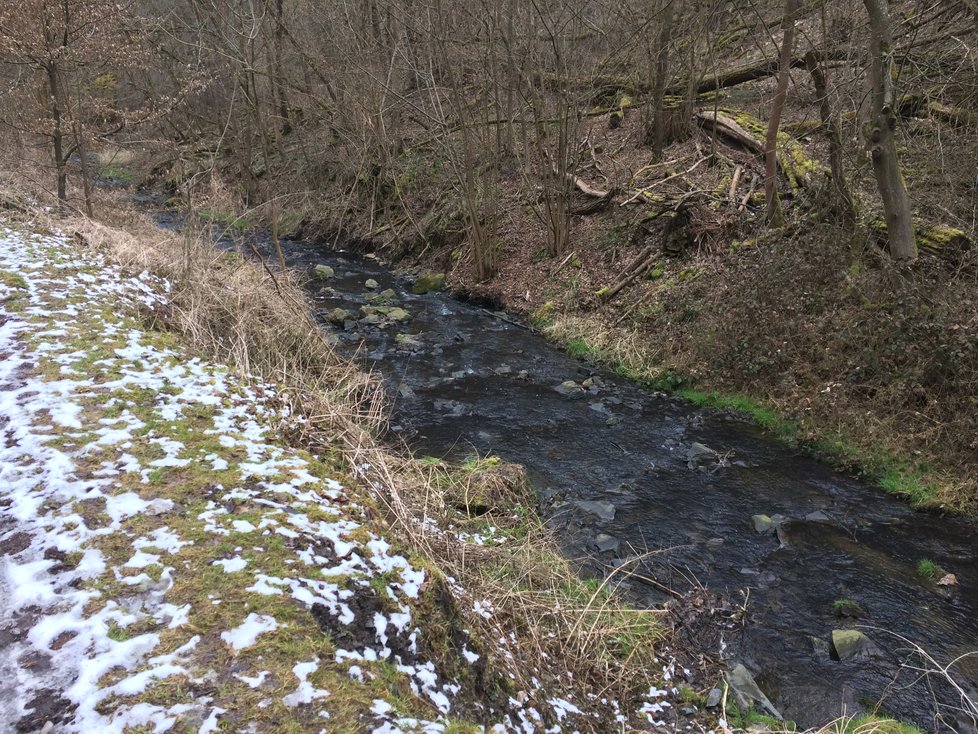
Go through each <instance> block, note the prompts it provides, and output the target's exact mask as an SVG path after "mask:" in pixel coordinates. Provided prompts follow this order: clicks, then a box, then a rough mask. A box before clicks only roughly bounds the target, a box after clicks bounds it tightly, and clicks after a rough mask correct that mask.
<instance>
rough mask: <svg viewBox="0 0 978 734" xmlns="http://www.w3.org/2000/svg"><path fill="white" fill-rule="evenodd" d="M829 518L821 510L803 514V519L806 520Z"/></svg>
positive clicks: (818, 520) (827, 519)
mask: <svg viewBox="0 0 978 734" xmlns="http://www.w3.org/2000/svg"><path fill="white" fill-rule="evenodd" d="M831 519H832V518H830V517H829V516H828V515H826V514H825V513H824V512H822V511H821V510H815V512H809V513H808V514H807V515H805V520H807V521H808V522H828V521H830V520H831Z"/></svg>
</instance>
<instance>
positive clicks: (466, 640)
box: [0, 226, 670, 733]
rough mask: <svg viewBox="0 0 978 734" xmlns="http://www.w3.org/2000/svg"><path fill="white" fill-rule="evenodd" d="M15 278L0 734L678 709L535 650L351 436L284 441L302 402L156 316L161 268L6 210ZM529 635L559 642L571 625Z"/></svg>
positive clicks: (316, 727)
mask: <svg viewBox="0 0 978 734" xmlns="http://www.w3.org/2000/svg"><path fill="white" fill-rule="evenodd" d="M242 267H243V266H242ZM0 283H2V285H0V354H2V357H3V361H2V367H0V386H2V398H0V427H2V430H3V434H4V440H3V442H2V445H0V460H2V464H0V475H2V492H0V590H2V593H0V650H2V658H0V659H2V661H3V662H2V675H0V730H2V731H38V730H44V731H51V730H52V729H53V730H54V731H70V732H91V731H96V730H106V731H119V732H121V731H156V732H160V731H195V732H198V733H200V732H209V731H217V730H219V729H220V730H225V729H232V730H235V731H237V730H248V731H331V732H340V731H368V730H374V731H384V732H395V731H402V730H403V731H414V730H424V731H474V730H476V729H477V728H478V726H477V724H476V722H477V723H478V724H479V725H485V726H489V727H492V726H494V725H495V726H497V727H498V728H499V729H500V730H521V731H533V730H538V729H543V728H544V727H545V728H547V730H548V731H554V732H557V731H561V730H563V729H564V727H566V728H567V730H574V729H580V730H607V729H606V728H605V727H607V726H624V725H625V724H624V722H625V721H626V719H630V720H631V721H632V722H633V723H635V724H636V725H638V726H643V727H644V726H647V725H648V724H649V722H652V721H653V720H657V719H659V718H660V717H661V716H662V715H663V714H668V713H669V712H670V708H669V706H668V703H667V702H665V701H663V700H662V699H663V698H664V697H665V696H666V695H667V691H665V690H661V689H660V688H658V687H657V686H654V685H653V686H652V687H651V688H649V687H648V686H649V684H650V683H651V682H652V680H651V679H650V678H646V677H644V676H642V678H631V679H630V680H631V683H632V685H633V686H634V685H635V684H636V683H638V682H640V681H644V682H642V685H641V687H640V688H641V690H639V691H638V692H637V695H636V696H635V697H634V698H631V699H630V700H628V701H627V702H626V701H624V700H622V701H621V702H619V701H617V700H611V699H610V698H599V696H598V692H599V689H595V688H592V686H593V684H594V680H593V679H591V680H588V677H587V676H586V675H582V676H580V677H579V678H577V679H575V678H574V677H573V676H572V673H573V672H574V671H570V670H569V669H568V665H569V659H567V660H565V659H553V669H550V670H542V671H541V670H540V669H539V668H536V667H534V665H533V662H532V656H530V655H528V654H527V653H526V652H525V650H526V647H525V645H524V640H522V639H521V638H520V637H519V635H518V634H517V633H513V632H510V633H508V634H507V633H506V630H507V629H510V630H512V629H514V628H515V629H518V628H519V625H520V624H521V623H522V624H526V623H527V622H528V621H529V619H523V620H520V619H507V620H505V621H503V620H501V619H499V620H497V619H496V612H495V607H496V606H499V605H502V606H503V607H505V602H503V601H500V600H498V599H497V600H495V601H494V600H492V599H489V598H484V597H482V596H480V595H478V594H473V593H470V592H469V591H467V590H466V589H465V588H463V587H462V585H460V583H459V582H458V581H456V580H455V579H454V578H452V577H451V576H446V575H443V574H442V573H440V572H439V570H438V569H436V568H433V567H432V566H431V565H430V563H428V562H427V561H426V560H424V559H423V558H422V556H420V555H419V554H418V553H416V552H413V551H406V550H405V548H406V546H405V544H404V543H403V542H402V540H401V539H400V538H399V537H398V533H396V532H395V531H394V530H393V529H392V528H391V527H390V526H389V525H388V524H387V523H385V522H384V520H383V519H382V518H380V517H379V516H378V515H379V514H381V513H382V510H378V508H377V506H376V504H375V495H373V494H372V489H376V488H370V487H367V488H364V487H363V486H362V484H361V483H359V482H358V481H357V480H356V479H354V478H353V477H352V476H351V475H350V474H349V472H348V469H349V464H348V463H346V461H345V459H344V456H343V455H342V453H341V452H339V451H338V450H333V449H330V448H329V447H325V448H324V447H320V449H319V450H317V452H315V453H313V452H310V451H309V450H305V449H302V448H296V447H295V446H291V445H289V444H288V443H287V442H286V441H285V440H284V436H285V435H286V434H287V433H288V432H290V431H293V432H294V431H295V430H297V429H300V428H302V425H303V422H304V420H305V419H304V418H302V417H301V416H299V415H297V414H296V413H295V411H294V410H293V409H291V408H290V403H289V401H287V400H285V399H283V397H282V396H281V394H280V392H279V391H278V390H277V389H276V387H275V386H273V385H271V384H268V383H264V382H261V381H258V380H253V379H252V380H246V379H243V378H241V377H238V376H236V375H235V374H234V373H232V372H231V371H230V370H229V369H228V368H226V367H222V366H220V365H217V364H213V363H210V362H208V361H205V360H201V359H199V358H195V357H192V356H191V355H190V353H188V351H187V350H186V348H185V347H184V346H183V345H182V344H181V341H180V339H179V338H178V337H177V336H176V335H175V334H174V333H172V332H167V331H159V330H156V329H152V328H149V327H148V326H147V323H148V319H147V318H146V317H151V318H150V320H152V319H153V318H157V319H158V318H162V317H164V316H165V314H166V312H167V311H168V310H169V309H171V308H172V307H173V306H172V304H171V303H170V295H169V293H170V290H171V284H170V283H168V282H167V281H165V280H162V279H160V278H158V277H156V276H154V275H150V274H148V273H146V272H143V273H141V274H138V275H136V274H132V273H130V272H127V271H126V270H125V269H123V268H121V267H119V266H116V265H111V264H108V263H107V262H105V260H104V259H103V258H102V257H101V256H98V255H96V254H95V253H92V252H90V251H87V252H86V251H84V250H83V249H82V248H80V247H79V246H78V244H77V243H76V242H73V241H70V240H67V239H65V238H64V237H61V236H56V235H48V234H35V233H30V232H27V231H25V230H24V229H14V228H11V227H7V226H4V227H2V228H0ZM443 532H446V531H441V530H439V529H438V528H436V527H434V526H432V528H431V535H432V537H434V536H437V535H438V534H439V533H443ZM462 535H463V533H461V531H454V533H453V538H454V539H455V541H456V542H458V541H459V538H461V537H462ZM505 540H506V537H505V533H502V535H501V537H500V538H496V539H495V541H494V542H497V543H502V542H504V541H505ZM463 541H464V542H468V543H470V544H471V545H472V547H473V549H474V551H478V547H482V546H483V545H484V544H485V543H487V542H491V541H486V540H485V538H484V537H482V536H479V537H475V538H473V537H470V536H469V535H465V537H464V538H463ZM446 544H447V541H446ZM518 586H519V582H517V581H514V583H513V586H512V592H511V595H515V594H516V591H517V587H518ZM573 593H575V594H579V593H580V591H579V590H575V591H574V592H573ZM537 598H538V600H539V602H540V603H541V605H543V606H544V607H546V606H547V605H550V604H555V608H556V609H559V608H560V600H559V599H550V600H548V599H547V598H546V597H545V596H541V595H539V594H538V596H537ZM595 598H599V595H598V594H597V593H595V595H594V596H593V597H592V600H593V599H595ZM600 599H601V604H602V605H604V606H602V608H601V609H600V610H599V612H600V613H601V614H602V615H604V617H603V618H604V619H605V622H606V623H609V622H613V619H612V617H611V616H610V614H611V612H612V607H611V606H607V605H606V604H607V602H606V599H605V597H603V596H600ZM507 616H511V615H510V612H509V610H508V609H507ZM549 616H550V617H551V618H552V617H555V616H559V615H557V614H556V612H551V613H549ZM579 619H580V620H582V621H585V620H587V619H588V618H587V616H586V615H585V614H582V615H580V617H579ZM470 622H472V623H470ZM587 623H588V624H590V621H588V622H587ZM478 624H482V625H483V627H482V628H481V629H478V628H477V625H478ZM490 629H495V630H496V632H495V634H499V635H500V636H499V637H498V638H497V637H488V636H487V630H490ZM557 629H558V630H559V627H558V628H557ZM565 632H566V630H565ZM527 633H528V634H529V635H530V639H535V644H536V645H537V648H538V650H540V651H542V650H546V649H552V648H550V643H549V642H547V641H546V640H545V639H541V638H545V637H550V638H554V637H556V635H555V633H554V632H553V628H551V629H550V630H547V629H545V628H543V627H541V628H540V629H537V630H527ZM533 635H536V636H537V637H533ZM571 637H572V635H568V636H567V639H568V640H570V639H571ZM639 640H641V638H640V637H636V638H635V642H638V641H639ZM558 641H562V640H560V638H558ZM643 644H644V643H643ZM603 650H604V648H601V647H600V646H595V647H593V652H594V653H595V654H596V655H597V656H598V657H600V656H601V655H602V654H603V652H602V651H603ZM542 656H543V657H542V658H537V659H545V658H546V657H547V654H546V653H545V652H543V653H542ZM641 657H642V655H639V656H637V658H636V659H638V658H641ZM600 664H601V665H603V666H604V667H605V668H607V669H609V670H610V669H613V668H614V667H615V665H616V664H615V663H614V661H613V660H611V659H605V660H603V661H601V662H600ZM633 690H634V688H633ZM643 691H644V693H643ZM626 707H629V708H626ZM629 710H632V711H635V712H636V713H635V714H634V715H632V716H626V712H627V711H629ZM616 719H617V720H618V722H620V723H618V724H612V723H611V722H612V721H614V720H616ZM642 722H644V724H643V723H642Z"/></svg>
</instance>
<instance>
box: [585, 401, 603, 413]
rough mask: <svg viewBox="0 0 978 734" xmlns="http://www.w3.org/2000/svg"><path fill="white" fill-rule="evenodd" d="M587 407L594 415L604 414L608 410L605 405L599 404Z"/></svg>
mask: <svg viewBox="0 0 978 734" xmlns="http://www.w3.org/2000/svg"><path fill="white" fill-rule="evenodd" d="M587 407H589V408H590V409H591V410H593V411H594V412H595V413H605V414H607V413H608V409H607V408H606V407H605V404H604V403H600V402H599V403H591V404H590V405H588V406H587Z"/></svg>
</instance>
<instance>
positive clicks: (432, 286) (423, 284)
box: [411, 273, 445, 296]
mask: <svg viewBox="0 0 978 734" xmlns="http://www.w3.org/2000/svg"><path fill="white" fill-rule="evenodd" d="M444 287H445V274H444V273H425V274H424V275H420V276H418V278H417V280H415V281H414V285H413V286H411V292H412V293H414V294H415V295H419V296H421V295H424V294H425V293H430V292H431V291H440V290H441V289H442V288H444Z"/></svg>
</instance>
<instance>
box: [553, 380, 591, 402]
mask: <svg viewBox="0 0 978 734" xmlns="http://www.w3.org/2000/svg"><path fill="white" fill-rule="evenodd" d="M554 389H555V390H556V391H557V392H559V393H560V394H561V395H566V396H567V397H569V398H583V397H584V388H583V387H581V386H580V385H578V384H577V383H576V382H574V381H573V380H564V381H563V382H562V383H560V384H559V385H557V387H555V388H554Z"/></svg>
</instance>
